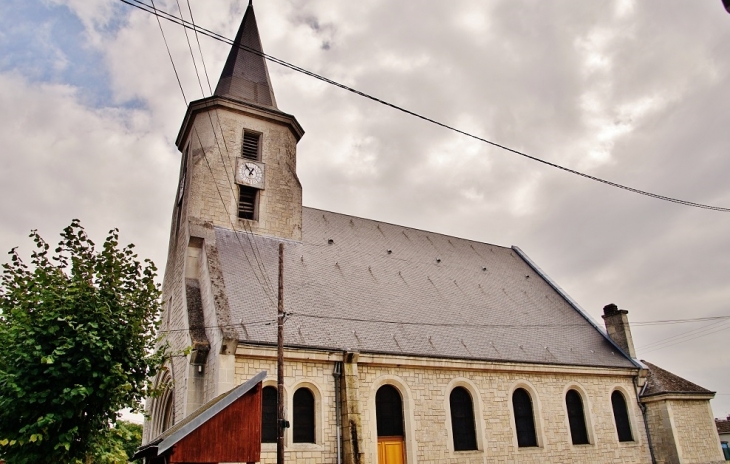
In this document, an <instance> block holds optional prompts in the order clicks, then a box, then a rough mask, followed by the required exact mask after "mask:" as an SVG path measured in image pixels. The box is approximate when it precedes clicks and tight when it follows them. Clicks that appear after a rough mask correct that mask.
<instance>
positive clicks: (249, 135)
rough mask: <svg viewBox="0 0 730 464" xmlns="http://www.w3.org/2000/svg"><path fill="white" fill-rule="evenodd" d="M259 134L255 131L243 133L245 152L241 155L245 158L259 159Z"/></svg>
mask: <svg viewBox="0 0 730 464" xmlns="http://www.w3.org/2000/svg"><path fill="white" fill-rule="evenodd" d="M259 138H260V135H259V134H254V133H253V132H244V133H243V152H242V153H241V155H242V156H243V157H244V158H248V159H252V160H257V159H258V158H259Z"/></svg>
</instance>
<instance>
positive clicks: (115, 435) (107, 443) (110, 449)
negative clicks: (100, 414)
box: [87, 420, 142, 464]
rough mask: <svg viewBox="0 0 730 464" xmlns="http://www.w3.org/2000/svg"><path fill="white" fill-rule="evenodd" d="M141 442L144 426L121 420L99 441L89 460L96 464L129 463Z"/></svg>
mask: <svg viewBox="0 0 730 464" xmlns="http://www.w3.org/2000/svg"><path fill="white" fill-rule="evenodd" d="M141 444H142V426H141V425H139V424H134V423H132V422H127V421H123V420H120V421H117V423H116V424H114V427H111V428H109V429H108V433H106V434H105V435H103V436H102V437H101V439H100V440H99V441H97V446H95V449H94V451H93V454H92V455H90V456H89V458H90V459H87V461H91V462H93V463H94V464H127V463H128V462H130V461H131V460H132V456H134V453H135V451H136V450H137V448H139V446H140V445H141Z"/></svg>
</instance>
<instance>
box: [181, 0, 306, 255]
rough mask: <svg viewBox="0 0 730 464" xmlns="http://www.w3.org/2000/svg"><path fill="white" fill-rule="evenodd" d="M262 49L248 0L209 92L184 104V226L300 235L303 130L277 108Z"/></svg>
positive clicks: (294, 236) (289, 116) (280, 235)
mask: <svg viewBox="0 0 730 464" xmlns="http://www.w3.org/2000/svg"><path fill="white" fill-rule="evenodd" d="M262 55H263V48H262V46H261V39H260V37H259V31H258V26H257V25H256V16H255V14H254V10H253V6H252V5H251V3H250V2H249V5H248V8H247V9H246V13H245V15H244V17H243V21H242V22H241V26H240V28H239V29H238V33H237V34H236V38H235V40H234V43H233V45H232V47H231V51H230V53H229V55H228V59H227V60H226V63H225V66H224V67H223V72H222V73H221V76H220V79H219V81H218V85H217V86H216V89H215V93H214V94H213V96H211V97H209V98H204V99H202V100H198V101H195V102H192V103H191V104H190V106H189V107H188V110H187V113H186V115H185V119H184V121H183V124H182V127H181V129H180V132H179V134H178V137H177V141H176V144H177V146H178V148H179V149H180V151H181V152H182V154H183V163H182V172H181V188H180V192H179V193H178V197H179V198H178V203H179V205H178V207H180V208H183V199H184V200H185V202H184V203H185V206H184V209H185V211H182V212H179V213H178V216H183V215H184V216H187V220H188V222H189V223H190V224H191V225H193V224H208V225H213V226H217V227H223V228H227V229H234V230H243V231H247V232H250V233H255V234H261V235H269V236H273V237H279V238H285V239H291V240H300V239H301V228H302V187H301V184H300V183H299V179H298V177H297V174H296V145H297V142H298V141H299V139H300V138H301V137H302V135H304V130H303V129H302V127H301V126H300V125H299V123H298V122H297V120H296V118H294V116H291V115H289V114H286V113H284V112H282V111H280V110H279V109H278V107H277V105H276V98H275V97H274V91H273V87H272V85H271V80H270V78H269V72H268V68H267V66H266V59H265V58H264V57H263V56H262ZM182 177H185V178H187V180H188V181H187V182H186V181H185V180H182ZM185 184H187V188H186V185H185ZM181 213H182V214H181ZM181 219H182V218H181Z"/></svg>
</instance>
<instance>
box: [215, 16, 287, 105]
mask: <svg viewBox="0 0 730 464" xmlns="http://www.w3.org/2000/svg"><path fill="white" fill-rule="evenodd" d="M241 47H243V48H241ZM249 50H253V51H255V52H258V53H252V52H251V51H249ZM261 53H263V47H262V45H261V38H260V37H259V29H258V26H257V25H256V16H255V15H254V12H253V6H252V5H251V3H250V2H249V4H248V8H247V9H246V13H245V14H244V15H243V20H242V21H241V26H240V27H239V29H238V33H237V34H236V38H235V39H234V41H233V45H232V46H231V51H230V53H229V54H228V59H227V60H226V64H225V66H224V67H223V72H222V73H221V77H220V79H219V80H218V85H217V86H216V88H215V94H214V95H216V96H218V97H228V98H231V99H233V100H237V101H240V102H252V103H256V104H259V105H263V106H268V107H271V108H276V99H275V98H274V89H273V87H272V86H271V80H270V79H269V71H268V68H267V67H266V59H264V57H263V56H261V55H260V54H261Z"/></svg>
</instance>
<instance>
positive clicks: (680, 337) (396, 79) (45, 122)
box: [0, 0, 730, 417]
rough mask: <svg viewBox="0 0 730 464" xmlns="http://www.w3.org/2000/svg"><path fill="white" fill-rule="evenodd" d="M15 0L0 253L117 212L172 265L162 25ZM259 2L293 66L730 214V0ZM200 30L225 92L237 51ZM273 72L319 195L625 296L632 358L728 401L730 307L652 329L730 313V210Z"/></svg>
mask: <svg viewBox="0 0 730 464" xmlns="http://www.w3.org/2000/svg"><path fill="white" fill-rule="evenodd" d="M179 1H180V6H182V8H183V11H184V12H185V14H186V17H187V2H186V0H179ZM246 3H247V2H245V1H242V0H236V1H233V0H190V5H191V8H192V10H193V13H194V15H195V20H196V22H197V23H199V24H200V25H202V26H204V27H206V28H208V29H211V30H213V31H216V32H219V33H221V34H222V35H225V36H227V37H233V36H234V35H235V31H236V29H237V27H238V24H239V22H240V20H241V18H242V15H243V11H244V9H245V6H246ZM2 4H3V6H2V15H0V142H1V143H2V147H3V148H2V150H0V160H1V162H2V169H1V170H0V195H2V197H3V198H4V200H3V201H2V202H0V215H1V217H2V221H0V249H2V250H9V249H10V248H12V247H14V246H16V245H21V246H22V248H23V249H24V250H26V252H27V251H28V250H30V242H29V240H28V239H27V238H26V237H27V234H28V232H29V230H30V229H34V228H37V229H39V230H40V232H41V233H42V235H43V236H45V237H46V238H47V239H49V240H55V238H54V237H55V236H56V234H57V233H58V232H59V231H60V230H61V229H62V228H63V227H64V226H65V225H67V224H68V223H69V222H70V221H71V219H72V218H79V219H81V220H82V223H83V224H85V226H86V227H87V229H88V230H89V231H90V233H91V234H92V236H93V237H95V238H97V239H98V240H101V239H102V238H103V237H104V234H105V233H106V231H107V230H109V229H110V228H113V227H119V228H120V229H121V232H122V239H123V240H124V241H126V242H134V243H135V244H137V246H138V250H139V252H140V254H141V255H143V256H145V257H150V258H152V259H153V260H154V261H155V262H156V263H158V265H160V266H164V263H165V257H166V252H167V237H168V232H169V227H170V219H171V211H172V205H173V200H174V192H175V188H176V183H177V176H178V169H179V153H178V152H177V151H176V149H175V147H174V143H173V142H174V139H175V136H176V135H177V130H178V128H179V126H180V123H181V121H182V117H183V115H184V112H185V104H184V101H183V97H182V95H181V92H180V89H179V87H178V85H177V81H176V80H175V75H174V73H173V70H172V66H171V64H170V60H169V58H168V56H167V52H166V50H165V46H164V43H163V41H162V37H161V35H160V31H159V28H158V25H157V22H156V20H155V19H154V17H152V16H150V15H148V14H146V13H143V12H141V11H139V10H136V9H133V8H132V7H129V6H127V5H125V4H123V3H121V2H119V1H118V0H94V1H88V0H30V1H29V0H2ZM156 4H157V6H158V7H160V8H162V9H164V10H166V11H170V12H175V13H177V11H178V4H177V3H176V1H175V0H157V2H156ZM255 7H256V14H257V18H258V22H259V28H260V31H261V36H262V40H263V43H264V50H265V51H266V52H267V53H269V54H271V55H274V56H276V57H278V58H281V59H283V60H286V61H289V62H292V63H294V64H297V65H299V66H301V67H304V68H306V69H309V70H311V71H314V72H317V73H319V74H322V75H324V76H327V77H329V78H331V79H334V80H336V81H339V82H342V83H344V84H347V85H349V86H352V87H355V88H357V89H359V90H361V91H364V92H367V93H370V94H373V95H375V96H377V97H379V98H382V99H384V100H388V101H390V102H392V103H395V104H398V105H401V106H403V107H406V108H408V109H411V110H413V111H415V112H418V113H421V114H423V115H426V116H429V117H431V118H434V119H438V120H439V121H442V122H444V123H446V124H450V125H453V126H456V127H458V128H460V129H463V130H465V131H468V132H471V133H473V134H476V135H479V136H482V137H485V138H488V139H490V140H493V141H495V142H498V143H500V144H503V145H506V146H509V147H512V148H514V149H518V150H522V151H525V152H527V153H529V154H531V155H534V156H537V157H540V158H543V159H546V160H549V161H551V162H555V163H559V164H562V165H565V166H568V167H571V168H573V169H577V170H580V171H583V172H586V173H588V174H591V175H593V176H597V177H601V178H605V179H609V180H611V181H614V182H617V183H621V184H625V185H629V186H632V187H635V188H639V189H643V190H648V191H651V192H654V193H658V194H662V195H667V196H671V197H677V198H681V199H684V200H689V201H693V202H697V203H704V204H709V205H714V206H721V207H730V184H729V183H728V174H729V173H730V156H728V155H729V154H730V153H729V152H730V130H729V129H728V120H730V118H729V117H728V111H730V15H728V14H727V13H726V12H725V10H724V9H723V7H722V4H721V2H720V0H702V1H693V2H688V1H686V0H642V1H634V0H615V1H609V0H606V1H601V2H583V1H577V0H574V1H567V0H562V1H559V0H555V1H538V0H490V1H486V0H454V1H450V2H443V1H436V0H418V1H416V0H402V1H398V2H395V1H390V2H387V1H383V0H372V1H367V2H365V1H359V2H342V1H339V2H336V1H332V0H330V1H325V0H306V1H305V0H257V1H256V3H255ZM162 26H163V28H164V30H165V34H166V36H167V41H168V43H169V44H170V48H171V53H172V56H173V59H174V62H175V65H176V66H177V69H178V72H179V73H180V78H181V82H182V87H183V89H184V92H185V95H186V97H187V99H188V101H189V100H194V99H198V98H201V97H202V96H203V95H204V94H203V93H201V90H200V87H199V84H198V81H197V79H196V74H195V69H194V67H193V62H192V58H191V55H190V51H189V49H188V44H187V42H186V39H185V35H184V33H183V31H182V29H180V28H179V27H177V26H174V25H172V24H171V23H166V22H163V24H162ZM191 40H192V41H193V42H192V43H193V47H194V48H193V49H194V51H195V57H196V60H197V64H198V67H199V68H201V74H202V64H201V61H200V55H199V53H198V50H197V46H196V43H195V41H194V40H195V39H194V37H192V36H191ZM200 41H201V45H202V52H203V53H202V54H203V57H204V59H205V65H206V67H207V70H208V72H209V75H210V79H211V81H212V85H213V87H215V83H216V82H217V79H218V76H219V74H220V71H221V69H222V66H223V61H224V60H225V57H226V55H227V53H228V47H227V46H226V45H225V44H222V43H220V42H216V41H213V40H212V39H209V38H207V37H203V36H201V37H200ZM269 72H270V74H271V78H272V81H273V85H274V90H275V93H276V97H277V101H278V104H279V107H280V108H281V109H282V110H283V111H286V112H288V113H291V114H294V115H295V116H296V117H297V118H298V120H299V121H300V123H301V124H302V125H303V126H304V128H305V130H306V132H307V133H306V135H305V136H304V138H303V139H302V141H301V142H300V144H299V148H298V172H299V176H300V179H301V181H302V184H303V186H304V203H305V205H307V206H312V207H317V208H322V209H326V210H331V211H336V212H342V213H347V214H352V215H357V216H363V217H366V218H372V219H378V220H382V221H387V222H392V223H396V224H402V225H407V226H410V227H416V228H422V229H426V230H431V231H435V232H441V233H445V234H450V235H455V236H458V237H464V238H469V239H474V240H479V241H484V242H489V243H494V244H498V245H505V246H510V245H518V246H519V247H520V248H522V249H523V250H524V251H525V252H526V253H527V254H528V255H529V256H530V257H531V258H532V259H533V260H535V261H536V262H537V263H538V264H539V265H540V266H541V267H542V268H543V270H545V271H546V272H547V273H548V274H549V275H550V276H551V277H552V278H553V279H554V280H555V281H557V282H558V284H559V285H561V286H562V287H563V288H564V289H565V290H566V291H567V292H568V293H569V294H570V295H571V296H572V297H573V298H574V299H576V300H577V301H578V302H579V303H580V304H581V305H582V306H583V307H584V308H585V309H586V310H587V311H588V312H589V313H590V314H591V315H592V317H593V318H594V319H596V320H597V321H601V319H600V315H601V314H602V307H603V306H604V305H606V304H608V303H616V304H618V305H619V307H621V308H624V309H628V310H629V317H630V320H631V321H632V322H634V326H633V333H634V340H635V344H636V347H637V351H638V353H639V356H640V357H641V358H642V359H647V360H649V361H651V362H653V363H655V364H657V365H659V366H661V367H664V368H666V369H668V370H670V371H672V372H675V373H677V374H679V375H681V376H684V377H686V378H688V379H690V380H692V381H694V382H696V383H698V384H700V385H702V386H704V387H706V388H709V389H711V390H715V391H717V392H718V396H717V397H716V399H715V400H713V403H712V404H713V408H714V413H715V416H717V417H724V416H727V415H728V414H730V351H728V349H727V346H728V345H727V343H723V342H725V341H726V340H727V339H728V336H730V330H728V329H730V319H716V320H709V321H702V322H692V323H677V324H666V323H664V324H649V325H642V324H640V323H642V322H649V321H663V320H672V319H687V318H706V317H718V316H730V285H728V283H729V282H728V280H729V277H730V273H729V269H730V240H728V237H730V213H723V212H715V211H708V210H701V209H696V208H690V207H686V206H680V205H676V204H671V203H667V202H662V201H659V200H655V199H651V198H647V197H642V196H638V195H635V194H631V193H628V192H625V191H622V190H618V189H615V188H611V187H607V186H605V185H601V184H598V183H595V182H592V181H589V180H586V179H583V178H580V177H577V176H574V175H571V174H567V173H564V172H561V171H558V170H555V169H553V168H549V167H546V166H544V165H541V164H538V163H535V162H533V161H529V160H526V159H524V158H521V157H518V156H516V155H514V154H510V153H508V152H505V151H501V150H499V149H496V148H494V147H490V146H488V145H485V144H482V143H479V142H476V141H473V140H470V139H468V138H465V137H463V136H460V135H458V134H455V133H452V132H449V131H447V130H445V129H442V128H439V127H436V126H433V125H430V124H428V123H426V122H423V121H420V120H417V119H415V118H413V117H410V116H407V115H405V114H402V113H399V112H396V111H394V110H392V109H389V108H386V107H384V106H381V105H378V104H376V103H373V102H371V101H368V100H365V99H363V98H361V97H358V96H355V95H353V94H350V93H347V92H345V91H343V90H340V89H337V88H335V87H332V86H329V85H327V84H324V83H321V82H318V81H316V80H313V79H312V78H309V77H306V76H304V75H300V74H296V73H294V72H293V71H290V70H288V69H285V68H281V67H279V66H277V65H274V64H270V65H269ZM202 79H203V80H202V82H203V88H204V89H206V90H205V96H207V95H208V91H207V88H208V87H207V84H206V82H205V76H204V75H203V76H202ZM3 253H4V251H3ZM0 259H2V260H4V258H0ZM525 336H526V337H528V336H529V334H525Z"/></svg>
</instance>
